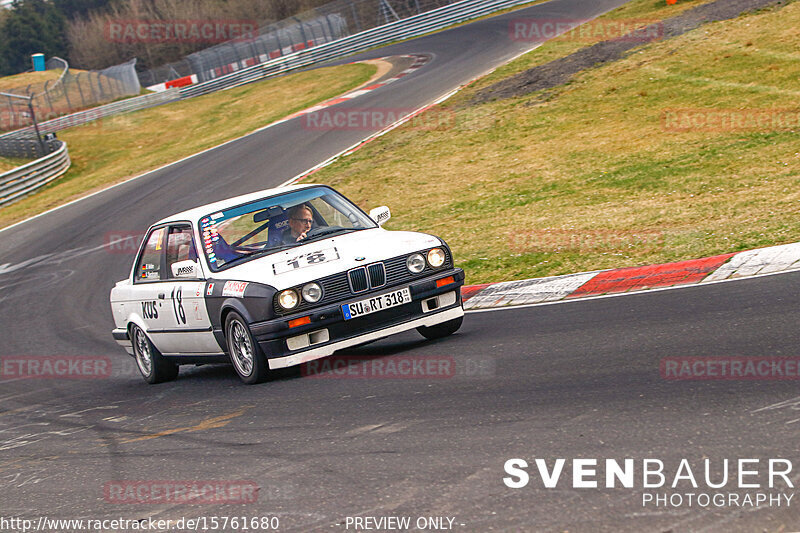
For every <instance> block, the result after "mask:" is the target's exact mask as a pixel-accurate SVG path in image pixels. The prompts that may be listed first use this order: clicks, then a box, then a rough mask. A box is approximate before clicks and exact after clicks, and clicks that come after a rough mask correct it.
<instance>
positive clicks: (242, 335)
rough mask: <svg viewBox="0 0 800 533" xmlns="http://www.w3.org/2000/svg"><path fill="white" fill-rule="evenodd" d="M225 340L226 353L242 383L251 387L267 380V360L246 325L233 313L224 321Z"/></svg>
mask: <svg viewBox="0 0 800 533" xmlns="http://www.w3.org/2000/svg"><path fill="white" fill-rule="evenodd" d="M225 340H226V342H227V343H228V353H229V354H230V357H231V363H233V368H235V369H236V373H237V374H239V378H240V379H241V380H242V381H244V382H245V383H247V384H248V385H252V384H255V383H261V382H262V381H264V380H265V379H266V378H267V374H269V366H268V365H267V358H266V357H265V356H264V352H262V351H261V347H260V346H259V345H258V343H257V342H256V341H255V339H253V335H252V334H251V333H250V328H248V327H247V323H246V322H245V321H244V319H243V318H242V316H241V315H240V314H239V313H237V312H235V311H231V313H230V314H229V315H228V318H226V319H225Z"/></svg>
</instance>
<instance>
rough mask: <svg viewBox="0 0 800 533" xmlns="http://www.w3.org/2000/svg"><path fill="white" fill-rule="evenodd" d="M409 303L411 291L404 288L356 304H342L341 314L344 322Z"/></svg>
mask: <svg viewBox="0 0 800 533" xmlns="http://www.w3.org/2000/svg"><path fill="white" fill-rule="evenodd" d="M410 301H411V291H410V290H409V289H408V287H405V288H403V289H398V290H396V291H392V292H387V293H384V294H379V295H378V296H373V297H372V298H366V299H364V300H361V301H358V302H352V303H349V304H344V305H343V306H342V313H343V314H344V319H345V320H350V319H351V318H358V317H360V316H364V315H369V314H371V313H377V312H378V311H383V310H384V309H389V308H390V307H397V306H398V305H403V304H407V303H409V302H410Z"/></svg>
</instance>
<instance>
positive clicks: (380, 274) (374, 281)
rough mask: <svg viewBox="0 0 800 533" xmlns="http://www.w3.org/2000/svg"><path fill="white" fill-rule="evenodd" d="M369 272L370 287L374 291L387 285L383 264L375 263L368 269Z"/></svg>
mask: <svg viewBox="0 0 800 533" xmlns="http://www.w3.org/2000/svg"><path fill="white" fill-rule="evenodd" d="M367 270H368V271H369V286H370V287H371V288H373V289H377V288H378V287H383V286H384V285H386V269H385V268H384V267H383V263H375V264H372V265H369V266H368V267H367Z"/></svg>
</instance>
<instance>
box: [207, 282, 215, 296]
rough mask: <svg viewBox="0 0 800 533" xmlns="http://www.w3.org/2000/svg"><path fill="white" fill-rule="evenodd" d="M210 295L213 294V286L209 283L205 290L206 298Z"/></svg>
mask: <svg viewBox="0 0 800 533" xmlns="http://www.w3.org/2000/svg"><path fill="white" fill-rule="evenodd" d="M212 294H214V284H213V283H209V284H208V288H206V296H211V295H212Z"/></svg>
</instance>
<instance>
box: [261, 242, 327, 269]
mask: <svg viewBox="0 0 800 533" xmlns="http://www.w3.org/2000/svg"><path fill="white" fill-rule="evenodd" d="M337 259H339V252H338V250H336V248H335V247H333V246H332V247H330V248H324V249H322V250H316V251H314V252H308V253H304V254H300V255H298V256H295V257H290V258H289V259H287V260H285V261H279V262H277V263H275V264H273V265H272V270H273V272H275V274H283V273H284V272H291V271H292V270H297V269H298V268H305V267H309V266H314V265H317V264H320V263H327V262H329V261H336V260H337Z"/></svg>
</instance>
